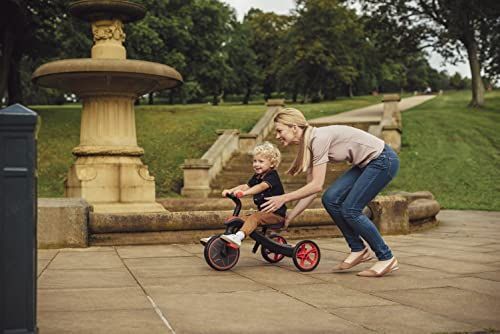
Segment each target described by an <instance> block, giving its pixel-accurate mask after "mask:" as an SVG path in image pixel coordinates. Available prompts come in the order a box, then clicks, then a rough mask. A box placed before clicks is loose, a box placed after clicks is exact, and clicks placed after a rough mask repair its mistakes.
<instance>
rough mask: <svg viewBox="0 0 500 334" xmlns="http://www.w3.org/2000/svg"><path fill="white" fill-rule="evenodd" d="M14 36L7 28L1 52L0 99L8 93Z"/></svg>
mask: <svg viewBox="0 0 500 334" xmlns="http://www.w3.org/2000/svg"><path fill="white" fill-rule="evenodd" d="M13 37H14V36H13V35H12V33H11V32H10V31H9V30H5V31H4V33H3V36H2V50H1V52H0V101H1V100H2V98H3V97H4V96H5V95H6V93H7V85H8V81H9V71H10V68H11V66H10V63H11V61H12V51H13V50H14V38H13ZM0 103H1V102H0Z"/></svg>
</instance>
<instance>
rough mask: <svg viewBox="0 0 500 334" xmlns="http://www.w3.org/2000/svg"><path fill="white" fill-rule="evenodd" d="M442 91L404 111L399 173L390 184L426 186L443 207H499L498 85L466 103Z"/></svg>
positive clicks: (467, 96)
mask: <svg viewBox="0 0 500 334" xmlns="http://www.w3.org/2000/svg"><path fill="white" fill-rule="evenodd" d="M469 100H470V92H469V91H463V92H446V93H445V94H444V95H442V96H439V97H436V98H435V99H432V100H430V101H429V102H427V103H424V104H422V105H420V106H418V107H416V108H413V109H411V110H409V111H406V112H403V114H402V115H403V137H402V150H401V154H400V158H401V169H400V171H399V175H398V176H397V177H396V178H395V179H394V181H393V182H392V183H391V185H390V186H389V188H388V191H390V190H405V191H418V190H430V191H431V192H432V193H433V194H434V195H435V196H436V198H437V200H438V201H439V203H440V204H441V205H442V206H443V207H444V208H447V209H477V210H500V187H499V183H500V177H499V175H500V174H499V170H500V154H499V153H500V91H494V92H489V93H487V94H486V102H487V107H486V108H484V109H469V108H467V107H466V105H467V103H468V102H469Z"/></svg>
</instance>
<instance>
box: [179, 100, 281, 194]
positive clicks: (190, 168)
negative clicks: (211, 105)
mask: <svg viewBox="0 0 500 334" xmlns="http://www.w3.org/2000/svg"><path fill="white" fill-rule="evenodd" d="M284 103H285V101H284V100H268V102H267V111H266V113H265V114H264V115H263V116H262V117H261V118H260V120H259V121H258V122H257V124H255V126H254V127H253V128H252V130H251V131H250V132H249V133H239V130H236V129H229V130H217V133H218V134H219V138H217V140H216V141H215V143H214V144H213V145H212V146H211V147H210V148H209V149H208V151H207V152H206V153H205V154H204V155H203V156H202V157H201V159H186V160H185V161H184V164H183V165H182V166H181V168H182V169H183V170H184V187H183V188H182V191H181V194H182V195H183V196H186V197H208V196H209V194H210V192H211V188H210V183H211V182H212V180H214V178H215V177H216V176H217V174H219V173H220V172H221V171H222V169H223V168H224V166H225V165H226V163H227V162H228V161H229V160H230V159H231V157H232V156H233V155H234V154H236V153H239V152H242V153H248V152H251V150H252V149H253V148H254V146H255V145H257V144H258V143H261V142H262V141H263V140H264V138H265V137H266V136H267V135H268V134H269V132H270V131H272V128H273V126H274V123H273V118H274V115H276V112H278V110H279V109H280V108H282V107H283V106H284Z"/></svg>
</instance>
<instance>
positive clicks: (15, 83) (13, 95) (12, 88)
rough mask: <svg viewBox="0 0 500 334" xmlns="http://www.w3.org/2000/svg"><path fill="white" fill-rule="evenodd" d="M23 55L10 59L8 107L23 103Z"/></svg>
mask: <svg viewBox="0 0 500 334" xmlns="http://www.w3.org/2000/svg"><path fill="white" fill-rule="evenodd" d="M20 63H21V55H20V54H17V55H13V57H11V59H10V69H9V78H8V87H7V94H8V96H9V98H8V100H7V101H8V102H7V105H12V104H14V103H23V90H22V88H21V73H20V66H21V64H20Z"/></svg>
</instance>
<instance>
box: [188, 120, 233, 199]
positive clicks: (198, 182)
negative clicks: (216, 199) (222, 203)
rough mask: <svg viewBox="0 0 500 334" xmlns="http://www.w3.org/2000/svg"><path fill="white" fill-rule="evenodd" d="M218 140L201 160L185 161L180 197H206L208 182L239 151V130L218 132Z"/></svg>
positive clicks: (208, 190)
mask: <svg viewBox="0 0 500 334" xmlns="http://www.w3.org/2000/svg"><path fill="white" fill-rule="evenodd" d="M218 133H219V138H217V140H216V141H215V143H214V144H213V145H212V146H211V147H210V149H209V150H208V151H207V152H206V153H205V154H203V156H202V157H201V159H186V160H185V161H184V164H183V165H182V166H181V167H182V169H183V170H184V187H183V188H182V195H184V196H187V197H208V195H209V194H210V191H211V189H210V182H211V181H212V180H213V179H214V178H215V176H216V175H217V174H218V173H220V171H221V170H222V168H224V165H225V164H226V163H227V161H228V160H229V159H231V157H232V156H233V155H234V154H235V153H236V152H238V150H239V130H235V129H232V130H219V131H218Z"/></svg>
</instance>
